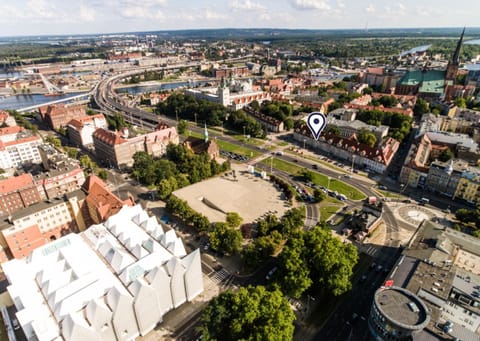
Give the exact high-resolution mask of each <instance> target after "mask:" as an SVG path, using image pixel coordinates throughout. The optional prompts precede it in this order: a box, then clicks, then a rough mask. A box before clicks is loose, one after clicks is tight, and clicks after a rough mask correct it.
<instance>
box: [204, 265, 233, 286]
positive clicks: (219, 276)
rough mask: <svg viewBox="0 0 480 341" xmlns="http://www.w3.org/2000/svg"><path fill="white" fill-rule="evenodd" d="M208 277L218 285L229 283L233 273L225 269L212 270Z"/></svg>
mask: <svg viewBox="0 0 480 341" xmlns="http://www.w3.org/2000/svg"><path fill="white" fill-rule="evenodd" d="M208 277H209V278H210V279H211V280H212V281H213V282H214V283H215V284H217V285H220V284H222V285H228V284H229V283H230V282H231V280H232V278H233V276H232V274H231V273H230V272H228V271H227V270H225V269H221V270H219V271H212V272H210V273H209V274H208Z"/></svg>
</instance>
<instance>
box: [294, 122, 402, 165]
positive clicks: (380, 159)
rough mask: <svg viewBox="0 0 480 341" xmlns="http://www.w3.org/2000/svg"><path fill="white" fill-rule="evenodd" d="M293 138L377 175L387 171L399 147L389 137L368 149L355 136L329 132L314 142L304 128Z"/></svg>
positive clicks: (296, 132) (397, 143)
mask: <svg viewBox="0 0 480 341" xmlns="http://www.w3.org/2000/svg"><path fill="white" fill-rule="evenodd" d="M293 138H294V140H296V141H298V142H300V143H304V144H305V145H306V146H309V147H311V148H312V149H317V150H321V151H322V152H324V153H327V154H329V155H334V156H335V158H338V159H343V160H345V161H347V162H348V163H349V164H352V165H354V167H358V168H361V169H365V170H367V171H371V172H375V173H379V174H382V173H384V172H385V171H386V170H387V167H388V166H389V164H390V162H391V161H392V159H393V157H394V156H395V153H396V152H397V151H398V148H399V146H400V143H399V142H398V141H397V140H395V139H392V138H390V137H389V138H387V139H385V140H384V141H382V142H381V143H379V144H378V145H377V146H375V147H370V146H369V145H366V144H363V143H360V142H358V140H357V139H356V138H355V136H353V137H352V138H349V139H345V138H342V137H339V136H336V135H335V134H332V133H329V132H322V133H321V135H320V137H319V139H318V140H315V139H314V138H313V137H312V134H311V132H310V130H308V128H307V127H306V126H304V127H302V128H297V129H295V130H294V132H293Z"/></svg>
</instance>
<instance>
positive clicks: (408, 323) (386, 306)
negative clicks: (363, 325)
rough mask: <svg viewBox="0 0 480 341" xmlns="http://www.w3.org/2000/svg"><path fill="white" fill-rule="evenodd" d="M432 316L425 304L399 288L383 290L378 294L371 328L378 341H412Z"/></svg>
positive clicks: (372, 311) (372, 313) (373, 305)
mask: <svg viewBox="0 0 480 341" xmlns="http://www.w3.org/2000/svg"><path fill="white" fill-rule="evenodd" d="M429 321H430V312H429V311H428V308H427V307H426V306H425V304H424V303H423V302H422V300H421V299H420V298H419V297H418V296H416V295H415V294H413V293H411V292H410V291H408V290H406V289H403V288H399V287H382V288H380V289H378V290H377V291H376V292H375V295H374V298H373V304H372V310H371V311H370V316H369V318H368V328H369V329H370V332H371V333H372V335H373V337H374V338H375V340H393V341H395V340H396V341H400V340H411V339H412V336H413V334H415V333H416V332H419V331H421V330H422V329H423V328H425V327H426V326H427V324H428V322H429Z"/></svg>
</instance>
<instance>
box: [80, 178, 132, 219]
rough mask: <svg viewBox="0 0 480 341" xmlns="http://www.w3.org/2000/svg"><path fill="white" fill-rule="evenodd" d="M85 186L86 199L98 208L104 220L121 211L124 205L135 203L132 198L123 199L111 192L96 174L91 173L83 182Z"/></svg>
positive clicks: (89, 203) (90, 204)
mask: <svg viewBox="0 0 480 341" xmlns="http://www.w3.org/2000/svg"><path fill="white" fill-rule="evenodd" d="M83 188H84V189H85V191H86V192H87V197H86V199H85V200H86V201H87V203H88V205H89V206H93V207H94V208H95V209H96V210H97V212H98V214H99V217H100V220H102V221H105V220H106V219H108V217H110V216H112V215H114V214H115V213H117V212H118V211H120V209H121V208H122V206H123V205H128V206H133V205H134V203H133V202H132V201H131V200H130V199H127V200H125V201H122V200H121V199H120V198H118V197H117V196H116V195H115V194H113V193H112V192H110V191H109V190H108V189H107V188H106V185H105V183H104V182H103V181H102V180H101V179H100V178H99V177H97V176H96V175H90V176H89V177H88V178H87V180H86V181H85V183H84V184H83Z"/></svg>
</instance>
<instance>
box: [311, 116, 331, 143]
mask: <svg viewBox="0 0 480 341" xmlns="http://www.w3.org/2000/svg"><path fill="white" fill-rule="evenodd" d="M326 123H327V119H326V118H325V115H324V114H322V113H321V112H312V113H310V115H308V118H307V126H308V128H310V131H311V132H312V135H313V137H315V140H318V138H319V137H320V133H321V132H322V130H323V128H325V124H326Z"/></svg>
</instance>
